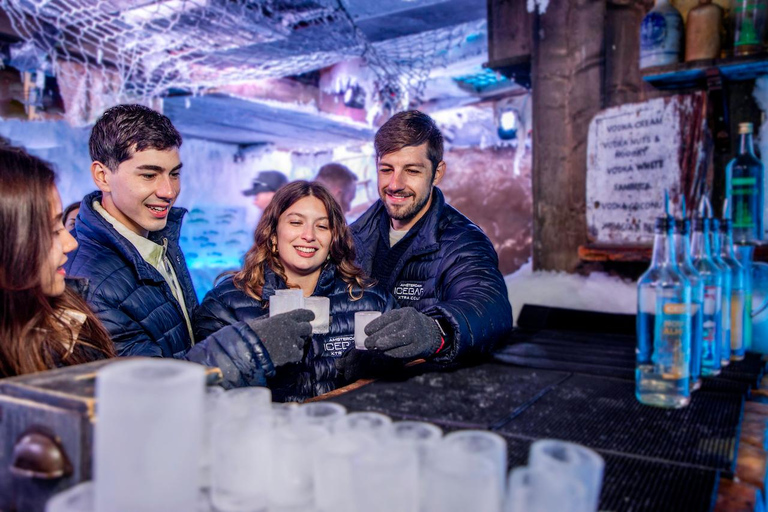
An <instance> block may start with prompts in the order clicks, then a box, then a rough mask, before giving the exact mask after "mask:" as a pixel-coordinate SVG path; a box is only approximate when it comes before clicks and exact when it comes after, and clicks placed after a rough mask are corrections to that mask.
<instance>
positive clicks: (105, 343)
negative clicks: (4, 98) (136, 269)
mask: <svg viewBox="0 0 768 512" xmlns="http://www.w3.org/2000/svg"><path fill="white" fill-rule="evenodd" d="M55 177H56V176H55V174H54V172H53V170H52V169H51V167H50V166H49V165H48V164H47V163H45V162H44V161H42V160H40V159H39V158H37V157H34V156H31V155H29V154H28V153H27V152H26V151H24V150H23V149H21V148H14V147H11V146H2V147H0V240H2V242H0V377H10V376H15V375H22V374H26V373H32V372H36V371H41V370H47V369H50V368H56V367H60V366H69V365H73V364H79V363H85V362H89V361H94V360H97V359H102V358H105V357H111V356H112V355H113V354H114V353H113V348H112V342H111V341H110V340H109V337H108V335H107V332H106V330H105V329H104V327H103V326H102V325H101V323H100V322H99V321H98V320H97V319H96V317H95V316H94V314H93V313H92V312H91V310H90V309H89V308H88V306H87V305H86V303H85V302H84V301H83V300H82V299H81V298H80V297H79V296H78V295H77V293H76V292H75V291H74V290H73V289H71V288H70V287H69V286H67V285H66V283H65V273H64V270H63V269H62V265H64V263H65V262H66V260H67V256H66V254H67V253H68V252H71V251H73V250H74V249H76V248H77V242H76V241H75V239H74V238H72V236H71V235H70V234H69V232H68V231H67V230H66V229H65V228H64V224H63V222H62V209H61V199H60V197H59V192H58V190H57V189H56V185H55V183H54V181H55Z"/></svg>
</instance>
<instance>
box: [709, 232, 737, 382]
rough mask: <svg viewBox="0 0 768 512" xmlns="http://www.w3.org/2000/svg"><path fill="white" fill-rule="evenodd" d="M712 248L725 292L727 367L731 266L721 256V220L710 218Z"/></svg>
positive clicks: (727, 357)
mask: <svg viewBox="0 0 768 512" xmlns="http://www.w3.org/2000/svg"><path fill="white" fill-rule="evenodd" d="M709 226H710V231H709V235H710V239H709V240H710V249H711V251H712V261H713V262H714V264H715V265H717V267H718V268H719V269H720V272H721V278H722V283H723V293H722V297H721V299H720V300H721V303H720V318H721V320H720V325H722V328H721V329H720V333H721V338H720V366H721V367H722V368H725V367H726V366H728V365H729V364H731V293H732V292H731V267H729V266H728V264H727V263H726V262H725V261H723V258H721V257H720V221H719V220H717V219H715V218H712V219H709Z"/></svg>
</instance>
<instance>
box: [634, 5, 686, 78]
mask: <svg viewBox="0 0 768 512" xmlns="http://www.w3.org/2000/svg"><path fill="white" fill-rule="evenodd" d="M682 39H683V17H682V16H680V12H679V11H678V10H677V9H675V8H674V7H673V6H672V4H670V3H669V0H656V5H654V6H653V9H651V10H650V11H649V12H648V14H646V15H645V17H644V18H643V22H642V24H641V25H640V69H643V68H648V67H652V66H664V65H666V64H674V63H676V62H680V50H681V47H682V44H681V42H682Z"/></svg>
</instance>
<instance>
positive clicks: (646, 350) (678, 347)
mask: <svg viewBox="0 0 768 512" xmlns="http://www.w3.org/2000/svg"><path fill="white" fill-rule="evenodd" d="M672 225H673V222H672V218H671V217H660V218H658V219H656V227H655V236H654V241H653V258H652V259H651V266H650V268H649V269H648V270H647V271H646V272H645V273H644V274H643V275H642V276H641V277H640V279H639V280H638V282H637V309H638V311H637V366H636V369H635V395H636V396H637V399H638V400H639V401H640V402H642V403H644V404H647V405H655V406H659V407H674V408H676V407H683V406H685V405H687V404H688V402H689V401H690V399H691V388H690V364H691V362H690V357H691V315H690V311H691V285H690V283H689V282H688V280H687V279H686V278H685V276H683V274H681V273H680V271H679V270H678V267H677V263H676V261H675V243H674V240H673V238H672V236H671V235H672ZM718 363H719V360H718Z"/></svg>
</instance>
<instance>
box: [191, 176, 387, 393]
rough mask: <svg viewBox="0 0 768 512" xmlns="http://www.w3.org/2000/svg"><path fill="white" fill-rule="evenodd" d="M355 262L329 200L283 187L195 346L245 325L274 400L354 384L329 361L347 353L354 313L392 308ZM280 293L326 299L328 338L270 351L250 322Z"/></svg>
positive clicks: (200, 317) (318, 191) (222, 287)
mask: <svg viewBox="0 0 768 512" xmlns="http://www.w3.org/2000/svg"><path fill="white" fill-rule="evenodd" d="M354 261H355V249H354V246H353V242H352V237H351V235H350V234H349V230H348V228H347V225H346V222H345V220H344V215H343V213H342V211H341V207H340V206H339V204H338V203H337V202H336V201H335V199H334V198H333V196H332V195H331V194H330V192H328V190H326V189H325V188H324V187H323V186H322V185H320V184H318V183H310V182H307V181H295V182H293V183H289V184H288V185H285V186H283V187H282V188H281V189H280V190H278V191H277V193H276V194H275V196H274V197H273V198H272V202H271V203H270V204H269V206H267V208H266V210H264V214H263V215H262V217H261V220H260V221H259V224H258V226H257V227H256V233H255V243H254V245H253V247H251V249H250V250H249V251H248V253H247V254H246V256H245V264H244V266H243V269H242V270H241V271H239V272H237V273H234V274H232V275H229V276H227V277H226V278H225V279H224V280H222V281H221V282H219V283H218V284H217V285H216V287H215V288H214V289H213V290H211V291H210V292H209V293H208V294H207V295H206V297H205V299H204V300H203V303H202V304H201V306H200V308H199V310H198V312H197V314H196V315H195V338H196V339H198V340H200V339H204V338H205V337H206V336H208V335H209V334H211V333H214V332H216V331H218V330H219V329H221V328H222V327H224V326H227V325H231V324H233V323H235V322H238V321H246V322H248V324H249V326H250V327H251V328H252V329H253V332H251V333H250V335H251V336H253V338H254V339H255V340H256V342H255V343H259V344H260V346H261V350H260V351H259V353H258V357H257V359H258V360H257V361H255V364H258V365H260V366H261V368H262V370H263V371H264V373H265V375H266V376H267V377H269V379H268V380H267V382H268V384H269V387H270V388H272V391H273V396H274V398H275V399H276V400H278V401H301V400H304V399H306V398H309V397H312V396H317V395H320V394H323V393H327V392H329V391H332V390H333V389H335V388H337V387H339V386H342V385H344V384H346V383H348V382H349V381H350V380H351V379H353V378H354V377H353V376H352V375H351V372H344V373H342V372H340V371H338V370H337V367H336V361H338V360H339V359H340V358H341V357H342V356H344V355H346V354H347V353H348V352H349V351H350V350H354V315H355V312H356V311H382V312H383V311H389V310H390V309H392V308H393V307H394V306H395V302H394V299H393V298H392V296H391V295H389V294H388V293H387V292H386V291H384V290H383V289H382V288H379V287H378V286H372V285H371V284H370V283H367V282H366V279H365V278H364V276H363V273H362V270H360V268H359V267H358V266H357V265H355V263H354ZM285 288H295V289H300V290H301V291H302V292H303V295H304V296H305V297H309V296H321V297H328V298H329V299H330V314H331V322H330V331H329V332H328V333H327V334H313V335H312V340H311V343H309V344H307V345H306V347H304V346H300V347H299V346H286V345H285V344H284V343H283V344H280V343H276V342H275V341H273V339H270V338H271V337H272V333H271V332H270V329H263V328H260V326H259V323H254V322H253V320H254V319H256V318H259V317H262V316H267V315H268V314H269V299H270V297H271V296H272V295H274V293H275V290H279V289H285ZM289 314H290V313H289ZM279 316H281V315H277V316H275V318H278V317H279Z"/></svg>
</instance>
